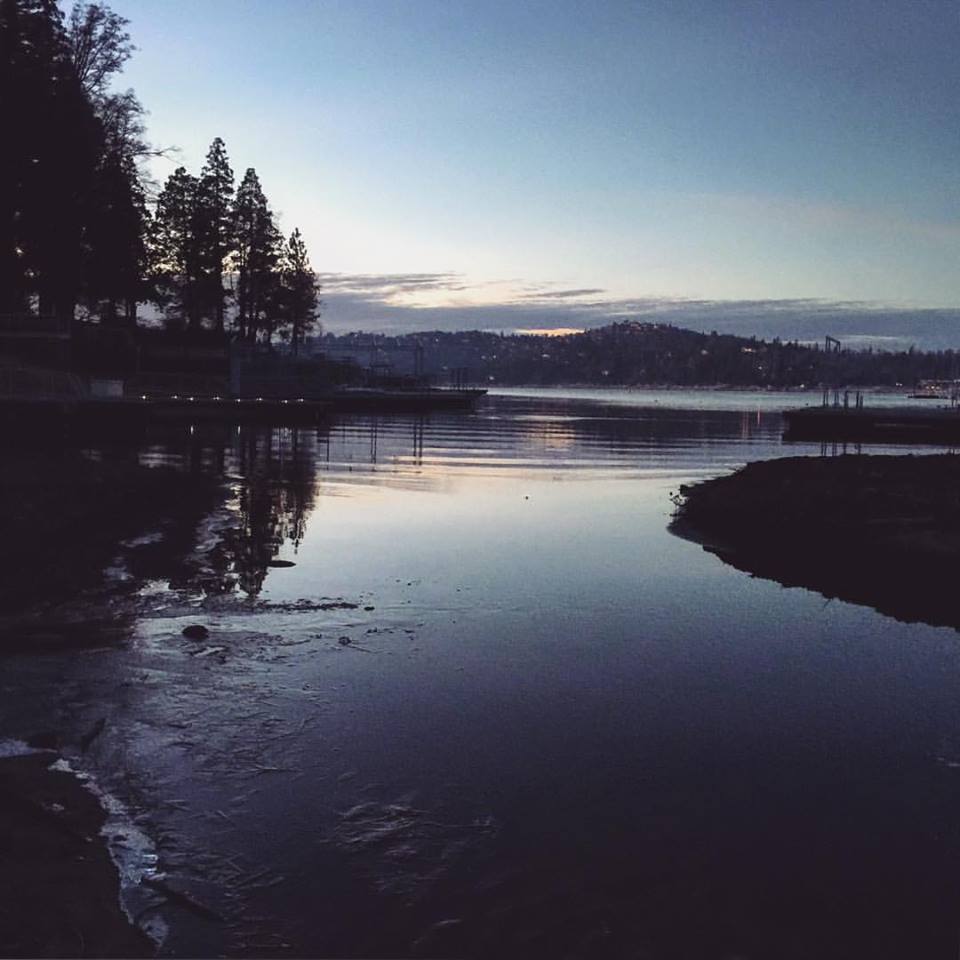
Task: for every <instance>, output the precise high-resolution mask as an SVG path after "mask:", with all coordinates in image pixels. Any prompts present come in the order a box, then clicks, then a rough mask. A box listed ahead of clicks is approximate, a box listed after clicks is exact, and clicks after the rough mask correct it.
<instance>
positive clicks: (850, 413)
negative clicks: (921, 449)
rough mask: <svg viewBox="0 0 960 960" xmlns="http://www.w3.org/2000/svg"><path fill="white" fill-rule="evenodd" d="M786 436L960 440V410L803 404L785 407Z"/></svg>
mask: <svg viewBox="0 0 960 960" xmlns="http://www.w3.org/2000/svg"><path fill="white" fill-rule="evenodd" d="M783 418H784V421H785V423H786V429H785V431H784V435H783V436H784V439H785V440H849V441H854V442H866V441H871V442H876V443H883V442H890V443H932V444H954V443H958V442H960V410H958V409H957V408H955V407H937V408H936V409H929V408H924V409H919V408H915V407H886V408H876V409H872V410H868V409H864V408H863V407H862V406H856V407H837V406H823V407H803V408H800V409H797V410H785V411H784V413H783Z"/></svg>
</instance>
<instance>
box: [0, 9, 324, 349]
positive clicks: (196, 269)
mask: <svg viewBox="0 0 960 960" xmlns="http://www.w3.org/2000/svg"><path fill="white" fill-rule="evenodd" d="M127 27H128V21H127V20H126V19H125V18H123V17H121V16H119V15H118V14H116V13H114V12H113V11H112V10H110V8H109V7H107V6H106V5H104V4H101V3H77V4H76V5H75V6H74V7H73V8H72V10H71V11H70V12H69V14H68V15H64V14H63V12H62V11H61V10H60V9H59V7H58V5H57V3H56V2H55V0H0V90H2V91H16V95H15V96H3V97H0V125H2V126H0V129H3V131H4V149H3V151H2V152H0V164H2V167H0V175H2V177H3V183H4V188H3V190H2V191H0V318H12V319H13V320H14V321H20V322H23V321H24V320H26V321H28V322H29V320H30V318H36V319H37V320H38V321H39V320H41V319H54V320H58V321H60V322H64V323H67V324H73V323H74V322H75V320H89V321H92V322H95V323H99V324H104V325H111V326H116V325H127V326H133V325H135V324H136V322H137V310H138V306H139V305H140V304H152V305H153V307H154V308H155V311H157V312H158V313H159V315H160V316H161V317H162V318H163V321H164V323H165V325H166V326H167V327H168V328H169V329H177V330H187V331H196V330H201V329H209V330H214V331H224V332H229V333H231V334H232V335H233V336H234V337H235V338H237V339H240V340H243V341H246V342H249V343H270V342H271V341H273V340H274V339H275V338H278V339H281V340H284V341H287V342H289V343H291V344H292V346H293V348H294V350H295V351H296V349H297V348H298V346H299V344H301V343H302V341H303V339H304V338H305V337H306V336H307V335H308V334H310V333H311V331H313V330H314V329H315V328H316V324H317V319H318V306H317V290H318V285H317V278H316V274H315V272H314V271H313V269H312V268H311V265H310V260H309V256H308V254H307V248H306V244H305V242H304V239H303V236H302V235H301V233H300V231H299V229H294V230H293V232H292V233H291V234H290V235H289V236H288V237H284V235H283V234H282V233H281V231H280V228H279V225H278V223H277V220H276V217H275V216H274V214H273V212H272V210H271V208H270V204H269V202H268V200H267V197H266V195H265V193H264V190H263V187H262V185H261V183H260V179H259V177H258V176H257V172H256V169H255V168H254V167H248V168H247V169H246V171H245V173H244V174H243V176H242V177H241V178H240V182H239V185H238V184H237V183H236V180H235V177H234V173H233V170H232V169H231V166H230V160H229V157H228V155H227V149H226V145H225V144H224V142H223V140H221V139H220V138H219V137H217V138H214V139H213V141H212V143H211V145H210V149H209V151H208V153H207V156H206V161H205V162H204V164H203V166H202V168H201V169H200V170H199V171H198V172H196V173H191V172H190V171H188V170H187V169H186V167H183V166H178V167H177V168H176V169H175V170H174V172H173V173H172V174H171V175H170V176H169V177H168V178H167V180H166V182H165V183H163V184H162V185H161V184H158V183H156V182H154V181H153V180H152V179H151V176H150V174H149V168H148V163H149V161H150V160H151V159H152V158H155V157H157V156H161V155H162V156H168V157H169V156H170V155H172V154H173V153H174V151H173V150H172V149H163V148H158V147H157V146H155V145H153V144H151V143H150V142H149V141H148V139H147V133H146V125H145V109H144V107H143V105H142V104H141V103H140V101H139V100H138V98H137V96H136V93H135V92H134V91H133V90H129V89H128V90H121V89H117V87H116V86H115V81H117V79H118V77H119V75H120V74H121V72H122V69H123V66H124V64H125V63H126V62H127V61H128V59H129V58H130V57H131V56H132V55H133V53H134V51H135V47H134V45H133V42H132V40H131V36H130V34H129V32H128V30H127Z"/></svg>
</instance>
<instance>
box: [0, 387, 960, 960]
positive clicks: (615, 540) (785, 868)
mask: <svg viewBox="0 0 960 960" xmlns="http://www.w3.org/2000/svg"><path fill="white" fill-rule="evenodd" d="M671 397H672V398H673V400H674V402H673V407H674V409H671V408H669V407H668V406H667V403H666V401H660V402H658V403H657V404H656V405H653V406H651V405H649V404H648V403H647V402H645V401H644V402H640V403H638V402H635V401H634V400H631V399H630V398H626V399H623V398H611V397H606V398H605V399H606V402H601V400H600V399H591V398H589V397H588V398H585V397H582V396H581V397H578V398H576V399H571V400H559V399H556V398H555V397H551V396H550V395H548V394H545V393H543V392H539V393H536V392H533V393H529V394H527V395H525V396H504V397H492V398H489V400H488V401H487V402H486V403H485V404H484V406H483V407H482V408H481V409H479V410H478V411H477V412H476V413H475V414H473V415H470V416H462V417H461V416H457V417H453V416H436V417H430V418H425V419H417V418H389V417H384V418H379V419H373V418H359V417H358V418H353V419H343V420H339V421H337V422H336V423H333V424H331V425H330V426H329V428H323V429H320V430H309V431H305V430H268V429H242V430H237V429H236V428H230V429H222V430H221V429H215V428H210V427H206V428H201V427H200V426H197V427H196V428H194V429H193V430H188V429H186V428H184V429H182V430H181V429H177V430H175V431H174V432H170V433H167V434H164V435H158V436H151V437H142V438H139V439H137V440H136V442H135V443H134V442H133V441H128V442H127V443H125V444H123V445H122V446H120V445H117V444H112V445H104V444H99V443H96V442H94V441H89V444H88V445H89V452H90V454H91V455H97V456H102V457H112V456H116V457H119V456H131V455H135V456H137V457H138V458H139V459H140V460H141V462H144V463H164V464H173V465H175V466H178V467H179V468H181V469H183V470H194V471H199V472H206V473H210V474H213V475H218V476H223V477H224V478H225V481H226V487H225V492H224V497H223V503H222V505H221V507H220V508H219V509H218V510H216V511H215V512H214V513H213V514H211V515H210V516H208V517H206V518H205V519H204V520H203V522H202V523H201V524H200V525H199V526H198V528H197V529H196V530H195V531H194V532H193V534H192V538H191V539H190V540H188V542H187V544H186V547H184V545H183V544H180V545H179V546H178V547H177V550H179V553H177V550H175V549H174V547H173V546H172V545H170V547H169V565H170V569H171V573H169V574H167V575H162V564H160V567H161V573H160V574H158V573H157V568H158V560H157V557H158V553H157V551H158V550H160V553H159V556H160V557H161V559H162V558H163V556H164V554H163V553H162V550H163V547H162V545H163V543H164V537H165V536H166V537H167V538H168V539H169V537H170V534H169V531H167V532H165V529H164V528H161V529H158V530H157V531H147V533H148V534H154V535H153V536H150V535H147V536H144V537H142V538H139V539H138V540H136V541H130V542H128V543H127V544H126V545H123V546H121V547H119V548H118V555H117V558H116V560H115V562H114V564H113V566H112V568H111V577H112V578H113V582H115V583H116V598H115V599H114V600H113V601H112V602H114V603H115V605H116V606H115V609H116V610H117V611H118V613H120V612H122V613H124V614H126V615H128V616H130V617H131V623H132V628H131V629H132V633H131V642H130V645H129V647H128V648H126V649H122V650H110V651H101V652H96V653H87V654H83V655H80V656H78V655H73V656H69V657H68V656H66V655H63V656H48V657H43V658H37V657H34V658H26V657H24V658H12V659H9V660H7V661H5V663H4V669H5V674H4V678H5V679H4V682H3V695H4V696H3V705H2V707H0V722H2V724H3V727H2V732H3V733H6V734H9V735H17V734H23V733H26V732H29V731H30V730H31V729H35V728H36V727H37V725H39V724H41V723H44V724H47V725H49V723H50V722H51V721H50V718H55V720H56V722H58V723H61V724H71V725H73V726H74V727H77V728H79V729H83V728H85V725H87V724H90V723H92V722H93V721H94V720H95V719H97V718H98V717H100V716H106V718H107V725H106V728H105V731H104V733H103V734H102V735H101V736H100V737H98V738H97V740H96V741H95V743H94V745H93V747H92V748H91V750H90V752H89V753H88V754H87V756H86V757H85V758H84V759H83V761H82V763H83V764H84V765H86V766H87V767H88V768H90V769H91V770H92V771H93V772H94V773H95V774H96V776H97V777H98V779H99V780H100V782H102V783H103V784H104V785H105V786H106V787H107V788H108V789H109V790H110V791H112V792H113V793H114V794H115V795H117V796H118V797H120V798H121V799H122V800H123V801H124V802H125V803H126V804H127V806H128V807H129V809H130V810H131V811H132V812H133V813H134V814H135V815H136V816H137V818H138V822H139V824H140V826H141V827H142V829H143V831H144V832H145V833H146V834H147V835H148V836H149V837H150V838H152V840H153V842H154V843H155V844H156V851H155V852H156V856H157V857H158V864H157V867H158V868H159V869H161V870H162V871H163V872H164V873H165V875H166V878H167V882H168V883H169V885H170V886H171V887H175V888H176V889H178V890H181V891H184V892H186V893H188V894H189V896H190V897H191V898H193V899H194V900H195V901H196V902H197V903H201V904H203V905H205V906H207V907H210V908H211V909H213V910H215V911H216V912H217V913H218V914H220V915H221V916H222V918H223V919H222V921H219V922H218V921H212V920H210V919H205V918H203V917H201V916H200V915H198V914H197V913H196V912H191V911H190V910H189V909H185V908H184V907H183V906H182V905H181V906H177V905H170V904H163V903H161V898H160V897H156V898H153V899H151V897H150V896H143V895H141V896H140V897H139V899H136V909H137V910H139V911H141V921H142V922H147V921H154V922H155V921H157V920H158V919H159V920H162V921H163V922H164V923H165V925H166V927H167V928H168V931H167V938H166V940H165V943H164V946H163V948H162V952H163V953H164V954H166V955H171V956H195V955H206V954H212V953H218V952H222V953H227V954H229V955H250V956H254V955H255V956H265V955H267V956H286V955H290V956H354V957H384V956H474V957H502V956H511V957H562V956H574V957H607V956H610V957H642V958H661V957H664V958H699V957H703V958H707V957H710V958H733V957H743V958H761V957H763V958H767V957H777V958H779V957H784V958H794V957H796V958H807V957H810V958H824V957H838V958H839V957H844V958H848V957H940V956H942V957H948V956H949V957H955V956H956V952H957V948H958V942H960V941H958V934H960V696H958V691H960V645H958V638H957V634H956V633H955V632H954V631H952V630H947V629H935V628H932V627H926V626H923V625H905V624H901V623H898V622H896V621H894V620H891V619H889V618H886V617H883V616H881V615H879V614H877V613H875V612H873V611H872V610H870V609H867V608H863V607H855V606H851V605H848V604H844V603H840V602H831V603H827V602H825V601H824V599H823V598H822V597H820V596H819V595H817V594H814V593H812V592H808V591H805V590H802V589H789V590H788V589H783V588H781V587H780V586H778V585H776V584H774V583H770V582H766V581H762V580H758V579H753V578H750V577H748V576H746V575H745V574H743V573H740V572H738V571H735V570H733V569H731V568H729V567H727V566H725V565H724V564H723V563H722V562H721V561H720V560H718V559H717V558H716V557H714V556H712V555H710V554H707V553H705V552H704V551H703V550H702V549H700V548H699V547H698V546H696V545H694V544H691V543H688V542H686V541H683V540H679V539H677V538H674V537H672V536H671V535H670V534H669V533H668V532H667V529H666V528H667V524H668V522H669V519H670V513H671V502H670V498H669V495H670V492H671V491H673V490H676V489H677V487H678V485H679V484H680V483H684V482H689V481H691V480H694V479H697V478H702V477H706V476H711V475H716V474H718V473H721V472H724V471H727V470H729V469H731V468H733V467H735V466H737V465H739V464H742V463H744V462H746V461H748V460H753V459H759V458H767V457H772V456H784V455H797V454H810V455H820V454H821V452H823V451H821V449H820V447H819V446H816V445H792V446H789V447H788V446H785V445H784V444H782V443H781V441H780V432H781V426H782V425H781V420H780V417H779V415H778V413H777V412H776V410H777V409H779V405H777V406H775V405H773V403H772V402H770V401H768V399H767V398H766V397H764V398H762V399H760V400H759V401H758V400H757V399H756V396H754V402H753V403H752V404H751V403H750V402H749V401H748V400H747V399H744V398H742V397H738V398H736V399H735V401H728V404H729V405H730V406H734V407H735V408H736V409H734V410H732V411H730V410H724V409H722V407H723V405H724V404H723V395H716V394H713V395H710V399H708V400H707V401H704V400H703V397H702V395H701V396H698V395H692V394H691V395H682V396H680V395H677V394H676V393H675V392H671ZM647 399H649V398H647ZM611 401H612V402H611ZM795 401H796V397H795V396H794V397H793V402H795ZM791 405H792V403H791ZM145 551H147V552H149V551H153V553H152V554H151V556H152V558H153V559H152V560H151V563H150V564H148V565H145V564H144V563H143V562H142V556H144V555H145V553H144V552H145ZM277 561H287V562H289V563H292V564H293V565H292V566H271V565H270V564H272V563H273V564H275V563H276V562H277ZM174 567H175V568H176V574H175V575H174V573H173V572H172V571H173V569H174ZM147 568H149V570H150V571H152V572H151V574H150V576H149V577H148V576H146V575H145V574H144V573H143V572H142V571H143V570H144V569H147ZM138 571H139V572H138ZM171 581H172V585H171ZM341 601H343V602H347V603H349V604H351V605H353V604H356V606H350V607H346V608H345V607H342V606H338V605H337V604H339V603H340V602H341ZM331 604H334V606H331ZM324 607H326V609H324ZM192 623H203V624H206V625H207V626H208V627H209V628H210V636H209V638H207V639H206V640H204V641H190V640H187V639H185V638H184V637H182V636H181V633H180V631H181V630H182V628H183V627H184V626H185V625H187V624H192ZM78 762H80V761H78Z"/></svg>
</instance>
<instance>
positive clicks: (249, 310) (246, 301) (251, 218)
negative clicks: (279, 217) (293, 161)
mask: <svg viewBox="0 0 960 960" xmlns="http://www.w3.org/2000/svg"><path fill="white" fill-rule="evenodd" d="M234 236H235V241H236V249H235V252H234V256H233V266H234V269H235V270H236V273H237V333H238V335H239V337H240V339H241V340H246V341H248V342H251V343H253V342H255V341H256V340H257V339H258V338H259V339H261V340H263V341H265V342H269V341H270V338H271V336H272V334H273V327H274V319H275V316H274V310H275V307H276V302H277V263H278V261H279V258H280V243H281V239H280V233H279V231H278V230H277V227H276V224H275V223H274V220H273V213H272V212H271V210H270V206H269V204H268V203H267V198H266V196H264V193H263V189H262V188H261V186H260V180H259V178H258V177H257V172H256V170H254V169H253V168H252V167H250V168H248V169H247V172H246V173H245V174H244V175H243V180H242V181H241V183H240V186H239V187H238V188H237V199H236V202H235V204H234Z"/></svg>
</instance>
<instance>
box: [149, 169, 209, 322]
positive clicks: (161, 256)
mask: <svg viewBox="0 0 960 960" xmlns="http://www.w3.org/2000/svg"><path fill="white" fill-rule="evenodd" d="M197 191H198V181H197V178H196V177H194V176H192V175H191V174H189V173H188V172H187V170H186V168H185V167H178V168H177V169H176V170H174V172H173V173H172V174H171V175H170V177H169V178H168V179H167V182H166V184H165V185H164V188H163V190H162V191H161V193H160V195H159V196H158V197H157V207H156V212H155V214H154V221H153V230H152V236H151V255H152V260H153V272H154V279H155V283H156V290H157V292H156V300H157V303H158V305H159V306H161V307H162V308H163V309H164V313H165V314H166V316H167V318H168V321H170V322H172V323H174V324H178V325H180V324H186V325H187V326H188V327H189V328H190V329H193V330H195V329H199V327H200V319H201V313H200V309H201V297H200V295H199V288H200V285H201V280H200V278H201V267H200V259H201V258H200V244H199V242H198V238H197Z"/></svg>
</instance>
